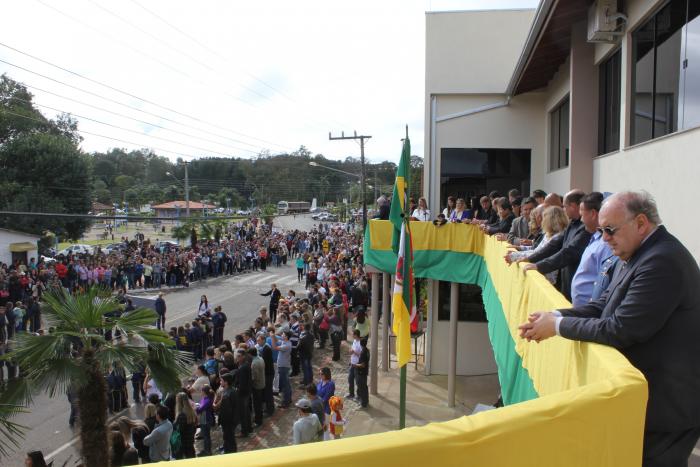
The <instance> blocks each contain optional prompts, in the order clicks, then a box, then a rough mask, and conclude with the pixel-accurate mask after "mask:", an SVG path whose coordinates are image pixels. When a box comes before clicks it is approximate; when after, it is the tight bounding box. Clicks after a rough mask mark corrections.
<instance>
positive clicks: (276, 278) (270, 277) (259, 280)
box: [236, 271, 303, 287]
mask: <svg viewBox="0 0 700 467" xmlns="http://www.w3.org/2000/svg"><path fill="white" fill-rule="evenodd" d="M273 283H275V284H277V286H278V287H281V286H287V287H289V286H292V285H299V284H301V285H303V282H302V283H300V282H299V280H298V278H297V274H296V271H295V272H294V273H291V274H284V275H281V274H274V273H273V274H269V273H265V272H259V273H251V274H246V275H245V276H244V277H241V278H240V279H237V280H236V284H251V285H260V284H266V285H269V284H273Z"/></svg>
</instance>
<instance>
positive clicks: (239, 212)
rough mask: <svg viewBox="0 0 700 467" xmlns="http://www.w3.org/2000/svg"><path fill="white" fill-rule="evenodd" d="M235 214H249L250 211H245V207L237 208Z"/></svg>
mask: <svg viewBox="0 0 700 467" xmlns="http://www.w3.org/2000/svg"><path fill="white" fill-rule="evenodd" d="M236 214H238V215H239V216H250V211H247V210H245V209H239V210H238V211H236Z"/></svg>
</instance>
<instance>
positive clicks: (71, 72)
mask: <svg viewBox="0 0 700 467" xmlns="http://www.w3.org/2000/svg"><path fill="white" fill-rule="evenodd" d="M37 1H39V0H37ZM0 46H2V47H5V48H8V49H10V50H13V51H14V52H17V53H19V54H21V55H24V56H27V57H29V58H31V59H33V60H36V61H39V62H41V63H44V64H46V65H49V66H51V67H54V68H57V69H59V70H61V71H64V72H66V73H69V74H72V75H75V76H77V77H79V78H81V79H85V80H87V81H89V82H91V83H95V84H97V85H99V86H102V87H105V88H107V89H110V90H113V91H116V92H118V93H120V94H123V95H125V96H128V97H131V98H134V99H137V100H140V101H142V102H145V103H146V104H150V105H153V106H155V107H158V108H161V109H163V110H166V111H168V112H172V113H175V114H178V115H180V116H183V117H185V118H188V119H190V120H194V121H197V122H200V123H203V124H206V125H210V126H213V127H215V128H218V129H220V130H223V131H227V132H230V133H233V134H237V135H240V136H243V137H245V138H248V139H252V140H256V141H260V142H263V143H265V144H270V145H272V146H278V147H281V148H283V149H285V150H288V149H289V148H287V147H285V146H283V145H279V144H277V143H273V142H271V141H267V140H264V139H261V138H257V137H255V136H251V135H247V134H245V133H241V132H238V131H234V130H231V129H229V128H225V127H222V126H220V125H217V124H215V123H212V122H208V121H206V120H202V119H200V118H198V117H195V116H192V115H188V114H185V113H183V112H180V111H177V110H174V109H170V108H169V107H166V106H163V105H160V104H158V103H155V102H152V101H150V100H148V99H144V98H142V97H139V96H136V95H135V94H131V93H129V92H127V91H123V90H121V89H118V88H115V87H114V86H111V85H109V84H105V83H102V82H100V81H97V80H95V79H92V78H89V77H87V76H84V75H82V74H80V73H77V72H74V71H72V70H69V69H67V68H64V67H62V66H60V65H56V64H54V63H51V62H49V61H47V60H44V59H42V58H39V57H36V56H34V55H31V54H29V53H27V52H23V51H21V50H19V49H16V48H14V47H12V46H9V45H7V44H4V43H2V42H0ZM0 62H2V63H5V64H7V65H10V66H12V67H15V68H18V69H20V70H22V71H25V72H27V73H31V74H33V75H36V76H40V77H42V78H44V79H48V80H50V81H53V82H55V83H58V84H61V85H63V86H66V87H69V88H71V89H75V90H76V91H80V92H84V93H85V94H89V95H91V96H94V97H97V98H99V99H104V100H106V101H108V102H111V103H113V104H117V105H121V106H123V107H127V108H130V109H133V110H136V111H138V112H141V113H145V114H147V115H151V116H153V117H157V118H161V119H163V120H167V121H170V122H173V123H177V124H180V125H183V124H181V123H179V122H177V121H175V120H172V119H170V118H167V117H164V116H162V115H158V114H155V113H152V112H148V111H146V110H142V109H139V108H137V107H133V106H130V105H128V104H124V103H122V102H119V101H117V100H115V99H111V98H109V97H105V96H102V95H100V94H97V93H95V92H92V91H87V90H85V89H83V88H80V87H78V86H74V85H72V84H68V83H65V82H63V81H60V80H58V79H55V78H51V77H49V76H46V75H44V74H41V73H38V72H36V71H32V70H30V69H28V68H25V67H22V66H19V65H15V64H14V63H10V62H8V61H6V60H2V59H0ZM200 131H205V130H200Z"/></svg>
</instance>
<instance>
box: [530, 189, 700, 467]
mask: <svg viewBox="0 0 700 467" xmlns="http://www.w3.org/2000/svg"><path fill="white" fill-rule="evenodd" d="M599 223H600V226H601V230H602V232H603V240H604V241H605V242H607V243H608V245H610V248H611V249H612V251H613V253H614V254H615V255H616V256H618V257H619V258H620V261H619V263H618V265H617V267H616V270H615V274H614V275H613V278H612V281H611V282H610V285H609V286H608V288H607V290H606V291H605V292H604V293H603V295H602V296H601V297H600V298H599V299H598V300H594V301H591V302H588V303H586V304H585V305H581V306H578V307H576V308H570V309H565V310H558V311H554V312H551V313H547V312H537V313H533V314H531V315H530V317H529V322H528V323H525V324H522V325H521V326H520V334H521V336H522V337H524V338H526V339H528V340H535V341H537V342H539V341H541V340H544V339H547V338H549V337H552V336H554V335H556V334H558V335H560V336H562V337H564V338H567V339H573V340H579V341H585V342H596V343H599V344H604V345H610V346H612V347H615V348H616V349H618V350H619V351H620V352H621V353H622V354H623V355H624V356H625V357H626V358H627V359H628V360H629V361H630V363H632V364H633V365H634V366H635V367H637V368H638V369H639V370H640V371H641V372H642V373H643V374H644V376H645V377H646V379H647V381H648V383H649V402H648V404H647V413H646V423H645V427H644V430H645V431H644V466H647V467H651V466H654V467H656V466H659V467H660V466H664V467H673V466H681V465H683V466H686V465H688V457H689V456H690V453H691V452H692V450H693V448H694V447H695V443H696V442H697V441H698V438H699V437H700V398H698V394H700V362H699V361H698V358H697V356H698V355H700V339H698V336H697V334H698V329H700V288H699V287H698V284H700V269H699V268H698V264H697V262H696V261H695V258H693V256H692V255H691V254H690V252H689V251H688V250H687V249H686V248H685V247H684V246H683V244H681V242H679V241H678V239H676V238H675V237H674V236H673V235H671V234H670V233H668V231H667V230H666V229H665V228H664V227H663V226H662V225H660V223H661V219H660V218H659V214H658V211H657V208H656V203H655V202H654V200H653V199H652V198H651V196H649V194H647V193H635V192H623V193H617V194H615V195H613V196H611V197H610V198H609V199H608V200H607V201H606V203H605V204H604V205H603V208H602V209H601V211H600V214H599Z"/></svg>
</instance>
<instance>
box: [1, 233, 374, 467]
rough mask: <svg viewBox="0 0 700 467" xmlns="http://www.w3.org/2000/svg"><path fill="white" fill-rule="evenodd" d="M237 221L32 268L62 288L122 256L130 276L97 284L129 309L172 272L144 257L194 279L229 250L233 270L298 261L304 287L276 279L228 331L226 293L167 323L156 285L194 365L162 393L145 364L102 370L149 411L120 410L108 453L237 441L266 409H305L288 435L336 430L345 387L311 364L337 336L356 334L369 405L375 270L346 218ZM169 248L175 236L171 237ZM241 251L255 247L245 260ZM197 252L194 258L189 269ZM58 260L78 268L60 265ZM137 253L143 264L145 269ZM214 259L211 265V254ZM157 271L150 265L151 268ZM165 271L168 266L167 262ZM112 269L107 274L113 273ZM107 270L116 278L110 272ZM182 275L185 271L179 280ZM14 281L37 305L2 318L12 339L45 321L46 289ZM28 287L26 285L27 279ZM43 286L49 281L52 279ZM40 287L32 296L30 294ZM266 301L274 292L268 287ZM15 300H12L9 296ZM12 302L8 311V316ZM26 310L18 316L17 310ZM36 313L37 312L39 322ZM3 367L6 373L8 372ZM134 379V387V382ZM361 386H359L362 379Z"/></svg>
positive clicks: (136, 455)
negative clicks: (182, 237)
mask: <svg viewBox="0 0 700 467" xmlns="http://www.w3.org/2000/svg"><path fill="white" fill-rule="evenodd" d="M245 227H246V228H241V229H236V230H234V231H233V232H232V235H230V236H229V237H227V238H226V239H223V240H221V241H220V242H218V243H217V242H213V241H208V242H203V243H201V244H200V245H198V246H197V247H196V248H183V249H180V248H174V249H171V250H167V249H166V250H165V251H162V252H161V251H159V250H158V249H156V248H155V247H154V246H153V245H151V244H150V242H149V241H148V240H144V241H142V242H139V241H134V242H129V243H128V245H127V244H125V248H124V249H123V250H118V251H117V252H115V253H110V254H105V253H103V252H101V251H100V250H97V251H96V252H95V253H94V254H93V255H75V256H71V257H68V258H58V259H57V262H56V263H55V264H48V263H39V264H37V265H33V264H32V267H31V268H27V271H35V273H34V274H33V275H32V276H30V277H36V278H37V281H36V282H35V283H44V279H46V282H47V283H51V282H52V281H53V282H54V283H55V284H56V285H55V286H57V287H62V288H63V289H65V290H66V291H69V292H73V293H80V292H81V291H82V290H83V289H84V288H85V287H89V286H90V285H92V284H93V282H91V279H90V277H91V274H87V275H86V278H87V279H85V281H86V282H85V281H84V280H83V279H81V271H83V269H82V268H83V266H84V265H85V267H86V268H87V269H88V271H90V269H89V268H93V269H92V270H96V268H99V267H100V266H101V265H102V264H118V265H119V266H118V267H119V268H124V269H119V272H117V277H120V278H121V279H120V280H121V281H122V282H119V281H118V283H117V284H116V285H112V284H111V283H109V282H106V281H105V279H104V276H103V277H102V281H100V275H99V274H97V275H96V282H94V283H95V284H102V285H103V286H105V287H108V288H112V289H113V290H114V291H115V293H116V298H117V300H118V301H120V302H122V303H123V304H124V312H128V311H129V310H130V309H133V304H132V303H131V300H130V299H129V298H128V297H127V296H126V293H127V292H128V291H129V290H130V289H134V288H140V287H143V288H151V287H153V288H156V289H157V288H159V287H162V285H163V283H165V282H168V277H169V276H167V275H166V278H165V281H160V282H159V281H154V280H153V279H154V275H153V269H151V270H150V271H148V270H147V269H146V266H148V265H151V266H152V265H153V264H154V263H156V262H159V261H166V262H173V263H174V264H178V262H179V261H182V262H180V263H179V264H184V262H185V261H186V262H187V263H188V267H187V268H185V269H183V271H184V272H185V277H187V274H191V275H190V276H189V277H188V278H187V279H186V280H205V279H206V278H207V277H211V276H216V275H217V274H227V273H230V271H229V268H228V266H226V265H227V264H228V261H229V259H233V258H241V259H242V262H236V261H234V263H233V264H234V265H236V266H235V268H234V273H238V272H241V270H239V267H240V268H242V270H245V269H247V268H250V269H255V268H265V267H275V266H277V265H283V264H284V263H285V262H293V263H294V266H296V268H297V270H298V279H299V286H300V287H303V288H304V289H305V290H306V293H305V294H299V295H300V296H299V297H297V295H296V293H295V292H294V291H293V290H289V291H286V292H282V291H281V290H279V289H278V288H277V286H276V285H275V284H272V286H271V288H270V291H269V292H268V293H265V294H261V295H263V296H265V297H269V302H268V303H267V305H266V306H262V307H261V308H260V313H259V316H257V317H256V318H255V319H254V321H253V322H251V326H250V327H249V328H247V329H241V330H239V331H240V333H237V334H235V337H234V338H233V339H226V338H225V334H224V332H225V328H226V323H227V321H228V319H227V316H226V314H225V312H224V310H223V309H222V307H221V306H220V305H218V304H214V303H210V302H209V300H208V298H207V296H206V295H202V296H201V298H200V301H199V303H198V304H197V305H196V307H195V308H194V310H193V316H192V321H190V322H189V323H186V324H184V325H183V326H178V327H170V328H169V329H168V327H167V320H166V310H167V307H166V303H165V297H164V294H163V293H159V295H158V298H157V300H156V303H155V309H156V312H157V315H158V320H157V322H156V323H154V325H155V326H157V327H158V328H159V329H163V330H164V331H166V332H168V334H169V336H170V338H171V339H172V340H173V342H174V344H175V347H176V348H177V349H178V350H182V351H186V352H191V354H192V359H193V362H195V364H194V366H193V368H194V370H193V374H192V376H191V378H188V379H186V380H184V381H182V388H181V390H180V391H178V392H175V393H163V392H162V391H161V390H160V388H159V385H158V382H157V380H156V379H155V378H154V376H153V375H151V374H149V371H148V368H147V367H145V366H143V367H142V368H141V371H133V372H132V373H131V374H130V375H127V372H126V370H125V369H124V367H123V366H121V365H120V364H119V363H116V362H115V363H114V364H113V365H112V367H111V368H110V369H109V372H108V373H106V374H105V379H106V383H107V387H108V394H107V397H108V406H109V410H110V412H111V413H113V414H115V416H116V415H119V414H120V413H121V411H122V410H123V409H124V408H126V407H128V406H129V397H130V393H131V398H132V399H133V401H134V402H135V403H139V404H144V413H145V417H144V419H143V420H132V419H129V418H128V417H125V416H120V417H118V419H117V420H116V421H114V422H113V423H112V424H111V425H110V427H109V429H110V434H109V441H110V457H111V461H112V465H134V464H138V463H147V462H156V461H161V460H169V459H171V458H175V459H181V458H192V457H195V456H207V455H212V454H215V453H217V452H223V453H229V452H236V451H237V449H238V447H237V443H236V437H247V436H249V435H250V434H251V433H252V432H253V430H254V429H255V428H256V427H259V426H261V425H262V424H263V421H264V419H265V418H266V417H269V416H271V415H272V414H273V413H275V411H277V410H289V409H292V408H293V407H294V408H295V409H296V410H298V413H299V420H297V421H296V423H294V426H293V430H292V432H291V433H289V437H290V440H291V442H292V443H295V444H300V443H306V442H311V441H317V440H324V439H333V438H338V437H340V436H341V435H342V432H343V427H344V423H345V422H344V418H343V415H342V411H343V399H342V398H341V397H339V396H340V395H336V394H335V382H334V380H333V378H332V374H331V369H330V367H328V366H323V367H321V368H318V371H317V372H314V366H313V365H314V361H315V360H319V359H318V358H316V359H315V358H314V356H315V355H316V356H317V357H318V355H317V354H318V353H319V352H324V353H325V352H329V354H332V355H330V356H331V358H332V359H333V360H336V361H338V360H340V359H341V343H342V342H343V341H348V344H347V346H348V348H349V353H350V354H351V356H350V358H349V361H348V365H349V387H350V393H349V394H347V397H350V398H355V397H356V395H357V401H358V402H359V405H360V406H361V407H367V406H368V404H369V392H368V389H367V375H368V370H369V351H368V349H367V339H368V337H369V317H368V312H369V310H368V297H369V290H368V281H367V278H366V275H365V272H364V269H363V266H362V254H361V247H360V245H359V244H358V240H357V238H356V237H355V235H354V234H351V233H349V229H347V228H346V226H343V225H336V226H334V227H331V226H328V225H324V226H322V227H320V228H314V229H312V230H311V231H309V232H302V231H290V232H271V231H270V230H266V229H257V230H251V229H249V228H248V227H249V226H245ZM171 248H172V247H171ZM245 258H249V260H246V259H245ZM190 263H191V264H193V265H194V266H193V269H190ZM60 265H63V266H67V268H68V269H70V270H73V271H75V272H76V274H74V275H69V274H65V275H63V274H62V273H61V271H62V268H61V266H60ZM130 265H134V266H135V265H142V266H143V267H144V269H136V268H135V267H134V268H133V271H134V272H133V276H131V275H130V274H131V271H132V268H131V267H130ZM204 265H206V267H205V266H204ZM7 272H8V275H9V276H10V277H25V276H23V275H21V274H22V273H23V272H24V271H23V268H21V265H16V266H13V267H9V268H7ZM148 272H150V274H148ZM161 272H162V271H161ZM110 278H111V276H110ZM110 280H111V279H110ZM175 283H176V284H177V279H176V280H175ZM9 290H12V292H11V294H12V297H11V299H8V304H9V303H10V302H12V300H14V299H15V298H18V300H17V302H19V304H18V305H17V306H21V307H23V308H26V309H27V310H29V309H30V308H32V307H34V306H35V305H36V307H38V308H39V311H25V313H24V314H23V315H22V316H24V317H26V316H28V318H26V319H25V322H23V323H22V324H20V325H17V323H18V319H15V320H13V321H12V322H10V321H8V320H6V321H5V322H4V325H3V326H2V327H0V332H2V333H3V335H2V337H3V338H2V340H0V343H2V344H3V345H6V344H7V342H8V339H10V338H11V337H12V334H13V333H14V332H43V331H42V330H41V325H42V323H41V316H40V306H39V301H40V299H41V294H38V295H37V296H36V297H32V296H23V295H22V292H21V291H20V290H17V289H16V288H9ZM22 290H25V289H24V288H23V289H22ZM44 290H45V289H44ZM34 298H35V299H34ZM265 300H266V301H267V298H266V299H265ZM8 306H9V305H8ZM5 315H6V313H5V314H3V315H0V316H5ZM19 321H21V319H20V320H19ZM34 321H36V323H35V322H34ZM7 370H8V377H9V378H15V377H18V376H19V375H18V373H17V372H16V368H12V369H10V368H7ZM2 374H3V372H2V368H0V375H2ZM129 380H130V383H131V386H132V388H131V391H128V390H127V386H128V385H129ZM355 388H356V389H355ZM67 395H68V400H69V402H70V405H71V414H70V418H69V424H70V425H71V426H73V424H74V423H76V422H77V420H78V419H79V418H78V416H77V410H78V403H77V394H75V393H74V392H72V391H71V390H70V389H69V391H68V394H67ZM217 429H220V430H221V435H222V438H223V443H222V445H221V446H218V447H215V446H213V445H212V432H213V431H215V430H217ZM195 438H197V439H201V449H200V450H199V452H195Z"/></svg>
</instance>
